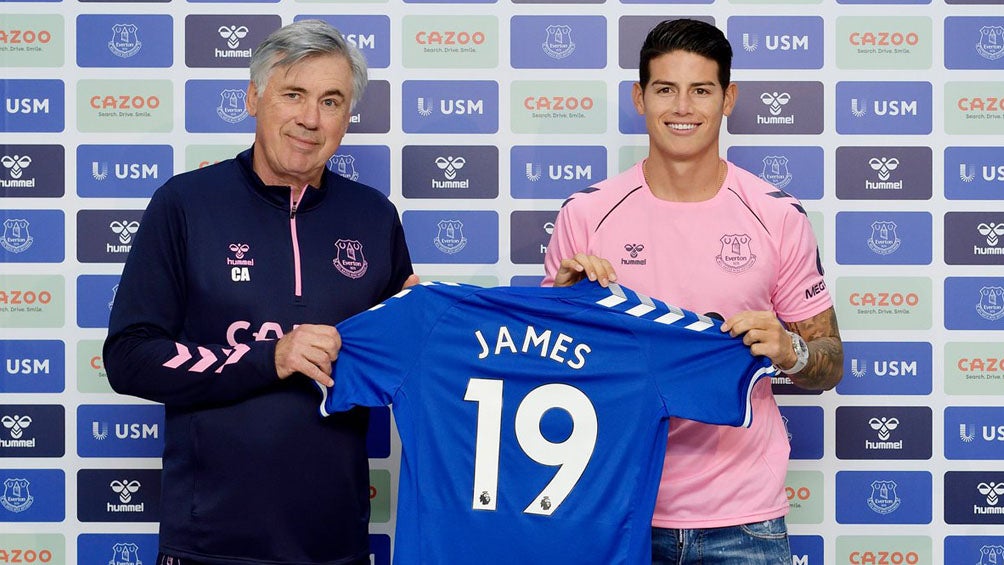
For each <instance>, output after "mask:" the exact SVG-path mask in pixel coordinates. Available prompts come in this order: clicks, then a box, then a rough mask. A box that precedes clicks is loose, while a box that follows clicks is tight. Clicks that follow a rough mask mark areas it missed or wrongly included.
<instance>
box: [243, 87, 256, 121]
mask: <svg viewBox="0 0 1004 565" xmlns="http://www.w3.org/2000/svg"><path fill="white" fill-rule="evenodd" d="M244 107H245V108H247V110H248V115H250V116H251V117H252V118H253V117H254V116H255V114H257V113H258V89H257V88H255V85H254V82H253V81H252V82H248V90H247V96H245V97H244Z"/></svg>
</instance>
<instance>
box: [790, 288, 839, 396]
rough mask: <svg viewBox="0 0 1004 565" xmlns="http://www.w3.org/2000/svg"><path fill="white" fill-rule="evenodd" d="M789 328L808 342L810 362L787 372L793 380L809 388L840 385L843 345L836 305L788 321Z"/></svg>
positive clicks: (828, 388) (796, 383)
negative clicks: (808, 315)
mask: <svg viewBox="0 0 1004 565" xmlns="http://www.w3.org/2000/svg"><path fill="white" fill-rule="evenodd" d="M788 329H789V330H790V331H793V332H795V333H797V334H798V335H800V336H802V339H804V340H805V342H806V343H807V344H808V345H809V363H808V364H807V365H806V366H805V368H804V369H802V370H801V371H799V372H798V373H795V374H794V375H788V377H789V378H790V379H791V382H793V383H795V385H796V386H799V387H801V388H805V389H809V390H830V389H831V388H833V387H835V386H837V383H839V382H840V378H841V377H843V374H844V346H843V343H842V342H841V341H840V330H839V329H838V328H837V314H836V312H835V311H834V310H833V308H832V307H831V308H829V309H828V310H825V311H823V312H820V313H819V314H817V315H815V316H813V317H811V318H809V319H807V320H802V321H801V322H792V323H789V324H788ZM791 365H792V363H789V364H788V365H782V366H787V367H790V366H791Z"/></svg>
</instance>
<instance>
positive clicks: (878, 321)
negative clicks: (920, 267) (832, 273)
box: [833, 277, 932, 330]
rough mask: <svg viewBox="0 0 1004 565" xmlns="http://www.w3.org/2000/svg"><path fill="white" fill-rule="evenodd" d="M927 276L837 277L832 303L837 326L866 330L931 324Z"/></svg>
mask: <svg viewBox="0 0 1004 565" xmlns="http://www.w3.org/2000/svg"><path fill="white" fill-rule="evenodd" d="M931 284H932V283H931V279H930V278H929V277H893V278H890V277H837V284H836V292H834V301H833V302H834V306H835V307H836V309H837V317H838V318H840V326H841V327H846V328H848V329H867V330H905V329H909V330H920V329H929V328H930V327H931V319H932V318H931Z"/></svg>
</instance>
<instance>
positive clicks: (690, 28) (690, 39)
mask: <svg viewBox="0 0 1004 565" xmlns="http://www.w3.org/2000/svg"><path fill="white" fill-rule="evenodd" d="M672 51H686V52H688V53H694V54H697V55H700V56H702V57H705V58H707V59H711V60H712V61H715V62H716V63H718V81H719V82H721V86H722V88H723V89H724V88H726V87H727V86H728V85H729V81H730V77H731V74H732V45H731V44H729V40H728V38H726V37H725V34H724V33H722V30H720V29H718V28H717V27H715V26H713V25H711V24H709V23H705V22H702V21H700V20H691V19H686V18H683V19H678V20H664V21H662V22H660V23H659V25H657V26H655V27H654V28H652V31H650V32H648V36H646V37H645V43H644V44H642V46H641V61H640V62H639V66H638V77H639V81H638V82H640V83H641V86H642V88H645V86H646V85H648V81H649V79H650V78H651V71H650V70H649V63H650V62H651V61H652V59H655V58H656V57H658V56H660V55H665V54H666V53H670V52H672Z"/></svg>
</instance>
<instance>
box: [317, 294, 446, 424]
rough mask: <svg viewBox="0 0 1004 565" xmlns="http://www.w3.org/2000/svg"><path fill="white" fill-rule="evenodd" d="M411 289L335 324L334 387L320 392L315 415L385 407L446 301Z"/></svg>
mask: <svg viewBox="0 0 1004 565" xmlns="http://www.w3.org/2000/svg"><path fill="white" fill-rule="evenodd" d="M430 288H432V287H430V286H426V285H424V284H423V285H417V286H414V287H412V288H410V289H406V290H402V291H401V292H399V293H398V294H396V295H394V296H392V297H391V298H388V299H387V300H385V301H383V302H381V303H380V304H377V305H376V306H374V307H373V308H370V309H369V310H367V311H365V312H361V313H359V314H356V315H355V316H352V317H351V318H349V319H347V320H344V321H342V322H341V323H339V324H338V326H337V328H338V332H339V333H340V334H341V336H342V348H341V351H340V352H339V354H338V359H337V360H335V362H334V365H333V366H332V377H333V379H334V381H335V384H334V386H330V387H325V388H323V389H322V391H321V393H322V400H321V407H320V412H321V414H322V415H324V416H328V415H329V414H331V413H332V412H340V411H344V410H348V409H350V408H352V407H354V406H386V405H389V404H392V403H393V402H394V397H395V396H396V395H397V394H398V391H399V390H400V388H401V387H402V386H403V384H404V383H405V381H406V379H407V378H408V376H409V375H410V374H411V373H412V371H413V368H414V367H415V366H416V364H418V363H419V361H420V358H421V354H422V350H423V349H424V348H425V344H426V341H427V340H428V335H429V332H430V330H431V328H432V326H433V325H434V324H435V321H436V319H438V317H439V316H440V313H441V312H442V310H443V309H444V308H446V307H448V306H449V302H448V301H444V300H441V298H442V296H440V295H439V293H436V292H435V291H432V290H430Z"/></svg>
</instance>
